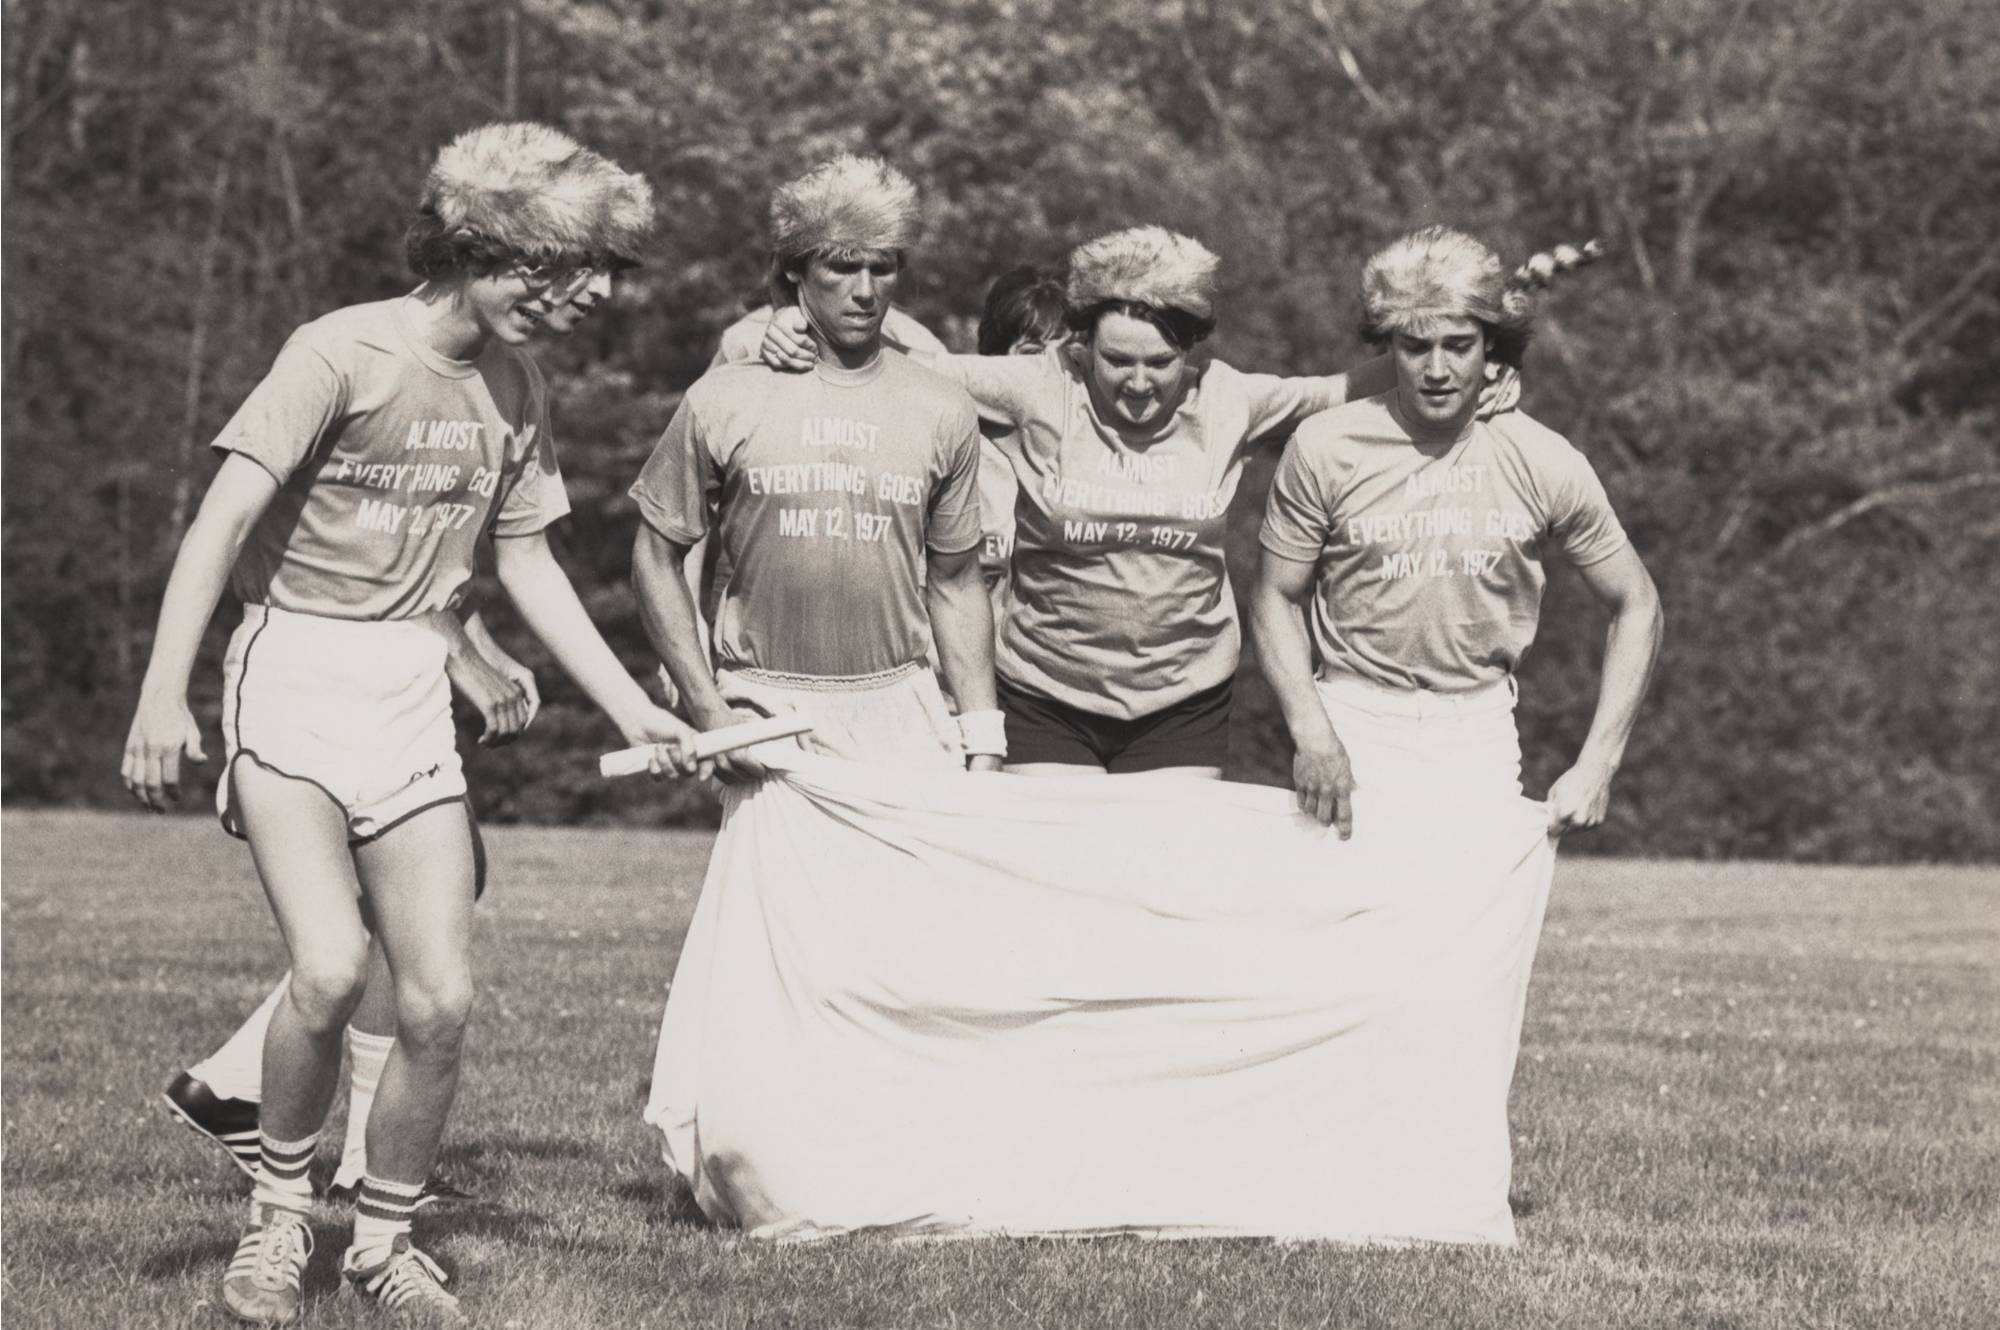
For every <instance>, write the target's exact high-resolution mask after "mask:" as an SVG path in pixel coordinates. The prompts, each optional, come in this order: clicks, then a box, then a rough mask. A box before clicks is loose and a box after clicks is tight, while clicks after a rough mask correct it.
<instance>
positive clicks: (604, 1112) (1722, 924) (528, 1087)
mask: <svg viewBox="0 0 2000 1330" xmlns="http://www.w3.org/2000/svg"><path fill="white" fill-rule="evenodd" d="M0 831H4V859H5V863H4V867H5V930H4V936H5V1011H4V1015H5V1031H4V1039H5V1044H4V1053H5V1163H4V1184H5V1191H4V1206H5V1212H4V1263H5V1301H4V1309H0V1311H4V1316H5V1319H6V1323H7V1325H8V1327H9V1330H25V1328H26V1327H30V1326H60V1327H70V1326H107V1327H125V1326H134V1327H147V1326H166V1327H178V1326H214V1325H221V1324H225V1323H227V1319H228V1318H227V1317H226V1315H225V1313H223V1312H222V1310H221V1309H220V1305H219V1302H218V1296H217V1295H218V1292H219V1282H220V1278H221V1271H222V1267H223V1264H224V1262H225V1260H226V1258H227V1256H228V1253H229V1252H230V1250H231V1248H232V1246H233V1244H234V1241H235V1237H236V1232H237V1226H238V1223H239V1221H240V1219H241V1216H242V1198H243V1195H244V1191H245V1184H244V1182H243V1179H242V1178H241V1176H240V1175H239V1174H237V1173H236V1172H235V1171H234V1170H233V1169H231V1168H230V1167H229V1166H228V1165H227V1164H226V1163H225V1162H224V1161H223V1159H222V1157H221V1155H220V1153H219V1152H218V1151H216V1150H215V1149H213V1148H212V1147H210V1146H208V1145H207V1144H205V1143H203V1142H200V1141H198V1140H197V1139H196V1138H195V1137H193V1136H192V1135H190V1134H189V1133H187V1132H186V1131H185V1130H183V1129H182V1128H181V1127H179V1126H177V1125H175V1124H174V1123H172V1122H171V1121H170V1120H169V1119H168V1118H167V1117H166V1115H165V1114H164V1112H163V1111H162V1110H161V1108H160V1105H159V1099H158V1095H159V1091H160V1089H161V1088H162V1087H163V1086H164V1084H165V1083H166V1081H167V1079H168V1078H169V1077H170V1076H171V1075H172V1073H173V1072H175V1071H176V1070H178V1069H179V1068H181V1067H182V1066H184V1065H185V1064H186V1063H188V1062H189V1061H191V1060H192V1059H194V1058H196V1057H197V1056H199V1055H201V1054H203V1053H205V1052H207V1051H208V1050H209V1048H210V1047H212V1046H213V1045H214V1044H215V1043H216V1042H217V1041H218V1040H220V1039H221V1038H222V1037H223V1035H225V1034H226V1033H227V1032H228V1031H229V1030H230V1029H231V1028H232V1027H233V1026H234V1024H235V1022H236V1021H237V1020H238V1019H239V1018H240V1017H241V1016H243V1015H244V1014H245V1013H247V1012H248V1011H249V1009H250V1008H251V1007H252V1006H253V1005H254V1004H255V1003H256V1002H257V1001H258V1000H259V999H260V998H261V997H262V996H263V994H264V993H265V992H266V991H267V990H268V988H269V987H270V985H271V983H272V982H273V981H274V980H275V978H276V977H277V974H278V971H279V969H280V968H281V965H282V962H281V960H280V958H279V955H278V950H277V946H276V942H275V935H274V932H273V929H272V927H271V925H270V923H269V920H268V917H267V914H266V912H265V909H264V906H263V904H262V900H261V897H260V895H259V894H258V891H257V888H256V886H255V883H254V880H253V878H252V876H251V872H250V867H249V859H248V856H247V854H246V853H245V852H244V851H243V849H242V848H241V847H240V846H238V845H236V844H234V843H233V842H231V841H229V840H228V839H227V838H225V837H224V836H222V835H221V833H220V832H218V831H217V830H216V829H215V828H214V825H213V823H212V822H211V821H209V820H207V819H202V818H194V817H189V818H170V819H149V818H145V817H142V816H138V815H133V816H114V815H103V814H82V813H14V814H9V815H8V816H7V817H6V819H5V821H4V826H3V827H0ZM707 846H708V837H707V836H706V835H701V834H692V833H650V832H631V831H595V830H545V829H511V828H502V829H497V830H494V831H493V832H492V833H491V848H492V854H493V863H494V878H495V884H494V888H493V891H492V893H491V894H490V895H489V897H488V899H487V900H486V901H485V902H484V903H482V905H481V906H480V908H479V911H478V916H477V918H478V925H477V943H478V949H479V958H478V963H479V972H480V977H481V982H482V991H481V1002H480V1006H479V1009H478V1012H477V1014H476V1016H475V1027H474V1032H473V1035H472V1038H471V1041H470V1045H469V1050H468V1066H467V1071H466V1075H465V1079H464V1081H463V1085H462V1089H461V1091H460V1094H459V1102H458V1108H457V1110H456V1114H455V1117H454V1119H453V1122H452V1126H451V1129H450V1132H449V1134H448V1137H447V1144H446V1158H447V1164H448V1167H449V1168H450V1169H451V1170H452V1171H453V1172H454V1173H455V1174H456V1175H457V1176H458V1177H460V1178H462V1179H464V1180H466V1181H469V1182H470V1183H472V1184H473V1185H475V1186H476V1187H477V1189H478V1190H479V1191H480V1193H481V1194H482V1196H483V1197H484V1198H485V1199H486V1202H487V1203H486V1204H484V1205H482V1206H480V1207H477V1208H469V1209H460V1210H457V1211H453V1212H450V1213H447V1214H443V1215H439V1216H437V1217H436V1218H432V1219H428V1220H426V1221H425V1222H424V1224H423V1230H422V1231H423V1233H424V1236H425V1241H426V1243H427V1245H429V1246H431V1247H432V1248H433V1249H434V1250H435V1251H436V1252H437V1254H438V1255H439V1256H440V1257H442V1258H443V1260H444V1261H445V1263H446V1264H447V1265H448V1266H450V1267H452V1268H454V1269H456V1270H457V1271H459V1272H460V1276H461V1281H460V1282H461V1285H462V1288H463V1291H464V1292H465V1294H466V1298H467V1303H468V1306H469V1308H470V1309H471V1310H473V1311H474V1312H475V1314H476V1316H477V1319H478V1322H479V1323H480V1324H483V1325H491V1326H496V1327H502V1326H504V1327H519V1328H520V1330H529V1328H530V1327H582V1326H620V1327H623V1326H662V1327H664V1326H718V1327H720V1326H730V1327H744V1326H752V1325H758V1326H786V1325H796V1326H810V1327H833V1326H863V1325H866V1326H932V1325H936V1326H988V1325H992V1326H1053V1327H1078V1328H1079V1330H1081V1328H1084V1327H1091V1328H1095V1327H1115V1326H1176V1327H1178V1326H1209V1325H1215V1326H1246V1327H1250V1326H1254V1327H1267V1326H1292V1325H1298V1326H1318V1325H1332V1326H1411V1327H1416V1326H1468V1327H1470V1326H1478V1327H1523V1328H1526V1327H1536V1328H1540V1327H1546V1326H1579V1327H1583V1326H1641V1325H1658V1326H1676V1327H1680V1326H1772V1327H1779V1326H1783V1327H1792V1326H1851V1327H1856V1328H1857V1330H1885V1328H1887V1327H1911V1328H1912V1330H1919V1328H1921V1330H1933V1328H1935V1327H1944V1326H1966V1327H1973V1326H1983V1327H1991V1326H1994V1325H1996V1324H2000V873H1996V872H1994V871H1992V870H1972V869H1943V868H1901V869H1873V870H1846V869H1827V868H1793V867H1775V866H1767V865H1706V864H1678V863H1636V862H1603V861H1596V860H1590V859H1583V858H1574V859H1571V860H1569V861H1568V862H1566V863H1565V864H1564V865H1563V867H1562V869H1561V871H1560V872H1559V875H1558V879H1557V885H1556V896H1555V902H1554V905H1553V907H1552V909H1551V913H1550V916H1549V923H1548V927H1547V930H1546V932H1545V934H1544V936H1543V941H1542V949H1541V954H1540V959H1539V962H1538V965H1537V968H1536V974H1535V981H1534V987H1533V993H1532V997H1531V1000H1530V1004H1529V1010H1528V1021H1527V1031H1526V1037H1525V1042H1524V1047H1523V1051H1522V1059H1521V1068H1520V1074H1519V1076H1518V1079H1517V1081H1516V1084H1515V1093H1514V1111H1513V1121H1514V1128H1515V1134H1516V1138H1517V1152H1516V1163H1515V1193H1516V1208H1517V1212H1518V1214H1519V1216H1520V1229H1521V1246H1520V1248H1519V1249H1518V1250H1516V1251H1512V1252H1495V1251H1467V1250H1456V1249H1413V1250H1392V1251H1383V1250H1356V1249H1348V1248H1339V1247H1330V1246H1325V1245H1318V1244H1306V1245H1278V1244H1270V1243H1254V1242H1195V1243H1151V1242H1142V1241H1131V1240H1118V1241H1090V1242H1075V1243H1062V1242H1007V1241H980V1242H969V1243H925V1244H896V1243H891V1242H887V1241H880V1240H872V1239H857V1240H848V1241H837V1242H830V1243H824V1244H817V1245H799V1246H773V1245H766V1244H760V1243H753V1242H748V1241H745V1240H742V1239H739V1238H735V1237H732V1236H730V1235H727V1234H721V1233H716V1232H713V1231H710V1230H707V1229H705V1228H703V1227H701V1226H699V1225H697V1224H694V1223H691V1222H689V1221H688V1220H687V1219H686V1218H685V1217H684V1216H683V1215H682V1214H681V1213H680V1211H679V1209H678V1207H677V1206H676V1205H675V1204H674V1203H673V1198H671V1197H669V1196H668V1195H667V1194H665V1192H664V1190H663V1187H662V1180H661V1171H660V1168H659V1165H658V1162H657V1159H658V1154H657V1149H656V1147H655V1143H654V1139H653V1136H652V1133H651V1131H650V1129H649V1128H647V1127H645V1126H644V1125H643V1124H642V1123H641V1122H640V1121H639V1112H640V1110H641V1107H642V1106H643V1103H644V1098H645V1093H646V1088H647V1082H648V1077H649V1074H650V1070H651V1064H652V1056H653V1041H654V1035H655V1032H656V1029H657V1024H658V1019H659V1014H660V1007H661V1003H662V999H663V992H664V988H665V984H666V981H667V979H668V977H669V974H670V969H671V964H672V960H673V957H674V955H675V952H676V949H677V948H678V946H679V943H680V939H681V934H682V929H683V927H684V924H685V921H686V919H687V917H688V913H689V911H690V910H691V908H692V906H693V903H694V898H695V892H696V890H697V887H698V885H699V882H700V876H701V869H702V864H703V861H704V858H705V856H706V853H707ZM328 1135H329V1139H330V1142H332V1141H337V1124H336V1125H335V1127H334V1129H333V1130H331V1131H329V1133H328ZM327 1148H328V1149H332V1148H333V1145H332V1144H331V1143H329V1145H328V1146H327ZM1228 1161H1229V1150H1228V1143H1227V1142H1224V1141H1218V1142H1216V1150H1215V1152H1214V1154H1213V1155H1212V1156H1210V1157H1206V1158H1196V1159H1185V1160H1179V1161H1176V1162H1175V1163H1174V1164H1173V1165H1172V1166H1173V1167H1175V1168H1178V1169H1184V1170H1186V1171H1187V1172H1188V1173H1189V1174H1190V1176H1192V1175H1193V1174H1194V1173H1195V1172H1196V1171H1197V1170H1201V1169H1208V1168H1227V1167H1228V1166H1229V1162H1228ZM343 1220H344V1216H342V1215H336V1214H334V1213H333V1212H331V1211H329V1210H326V1209H325V1208H324V1207H323V1208H322V1213H321V1215H320V1216H319V1222H318V1223H317V1224H316V1230H317V1235H318V1241H319V1249H318V1252H317V1254H316V1256H315V1257H314V1260H313V1264H312V1267H311V1269H310V1271H309V1272H308V1294H309V1298H310V1299H311V1300H312V1301H313V1303H314V1305H313V1306H312V1307H311V1308H310V1310H309V1314H308V1316H307V1318H306V1321H305V1323H306V1324H308V1325H331V1324H340V1323H343V1322H344V1318H343V1315H342V1312H341V1310H340V1309H339V1307H338V1305H337V1304H335V1303H334V1302H333V1301H332V1300H331V1298H330V1296H329V1295H330V1294H331V1293H332V1291H333V1288H334V1285H335V1274H334V1268H335V1264H336V1262H337V1260H338V1257H339V1252H340V1249H341V1246H342V1245H343V1243H344V1233H343V1232H342V1230H341V1227H340V1225H341V1222H342V1221H343Z"/></svg>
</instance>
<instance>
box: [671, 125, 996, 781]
mask: <svg viewBox="0 0 2000 1330" xmlns="http://www.w3.org/2000/svg"><path fill="white" fill-rule="evenodd" d="M918 226H919V215H918V205H917V192H916V187H915V186H914V185H913V184H911V182H910V181H909V179H908V178H907V177H905V176H904V175H903V174H902V173H901V172H899V171H897V170H895V169H894V168H892V167H890V166H889V165H887V164H886V163H884V162H882V161H879V160H876V159H872V158H861V157H853V156H841V157H837V158H835V159H834V160H832V161H830V162H826V163H824V164H822V165H821V166H818V167H816V168H814V169H813V170H811V171H808V172H807V173H806V174H804V175H803V176H800V177H799V178H798V179H796V180H793V181H791V182H789V183H788V184H786V185H784V186H781V187H780V188H779V189H778V190H777V191H776V192H775V193H774V194H773V195H772V200H771V261H770V272H769V280H770V285H771V292H772V299H773V300H774V302H775V303H777V304H778V305H780V306H785V307H792V306H796V307H797V308H799V309H800V310H802V311H803V312H804V315H805V317H806V319H807V321H808V323H809V325H810V327H811V328H812V329H813V339H814V346H815V349H816V354H817V361H816V365H815V368H814V370H813V372H811V373H808V374H791V375H787V374H780V373H777V372H776V371H774V370H772V369H770V368H768V367H767V366H765V365H762V364H758V363H750V364H743V365H726V366H724V367H722V368H720V369H714V370H711V371H709V372H708V373H707V374H705V375H703V376H702V377H701V378H700V379H699V380H698V381H696V383H695V384H694V385H693V386H692V387H691V388H689V389H688V392H687V396H686V397H685V398H684V399H683V400H682V402H681V405H680V408H679V410H677V411H676V412H675V413H674V417H673V420H672V421H671V422H670V423H669V424H668V426H667V430H666V433H665V434H664V435H662V436H661V438H660V442H659V444H658V446H657V447H656V448H655V449H654V450H653V455H652V457H651V458H650V459H649V460H648V461H647V463H646V465H645V468H644V469H643V470H642V471H641V472H640V475H639V479H638V481H637V483H636V484H634V485H633V487H632V496H633V497H634V498H635V499H636V500H638V503H639V511H640V514H641V516H642V517H643V518H644V522H643V524H642V525H641V527H640V529H639V535H638V540H637V542H636V545H635V548H634V551H633V577H634V582H635V585H636V589H637V592H638V597H639V605H640V610H641V612H642V615H643V617H644V619H645V622H646V629H647V632H648V634H649V635H650V636H651V638H652V640H653V644H654V647H655V648H656V649H657V650H658V651H659V653H660V656H661V659H662V660H663V661H664V662H665V663H666V667H667V671H668V673H669V674H670V675H671V676H672V678H673V681H674V684H675V685H676V687H677V688H678V689H679V691H680V694H681V696H682V697H683V699H685V704H686V706H687V707H688V709H689V714H690V715H691V717H692V718H693V719H694V721H695V723H696V724H697V725H699V726H700V727H701V728H703V729H713V728H716V727H718V726H722V725H726V724H729V723H731V722H732V720H734V719H736V717H735V716H734V715H733V711H732V706H733V704H743V705H746V706H748V707H751V708H753V709H757V708H762V709H767V710H768V709H777V708H783V707H790V706H798V707H801V708H803V709H807V710H810V711H811V713H812V715H813V717H814V719H815V721H816V730H815V733H814V735H813V736H812V738H811V741H810V742H811V745H812V746H814V747H818V748H821V749H824V750H827V751H832V752H835V753H838V754H840V755H843V756H849V757H854V758H857V759H861V760H866V761H880V762H894V763H902V764H918V765H934V766H940V767H946V766H950V767H962V766H964V765H965V763H966V761H967V757H968V755H969V756H970V759H971V762H972V764H973V765H974V766H976V767H980V768H990V767H993V766H996V765H997V764H998V760H999V758H1000V756H1001V755H1002V747H1003V745H1002V741H1001V738H1000V728H999V725H998V713H997V712H996V711H995V710H994V706H993V618H992V614H991V611H990V610H989V608H988V603H987V599H986V594H985V591H984V588H983V586H982V585H981V582H980V577H979V543H980V535H981V533H980V521H979V493H978V467H979V429H978V421H977V417H976V416H975V414H974V412H973V407H972V403H971V402H970V401H969V400H968V399H967V398H966V396H965V394H964V393H963V392H962V391H960V390H959V389H957V388H954V387H953V386H952V385H950V384H949V383H947V382H945V381H944V380H943V379H941V378H939V377H938V376H937V375H935V374H933V373H931V372H930V371H928V370H925V369H923V368H921V367H919V366H917V365H916V364H914V363H913V362H912V361H911V360H910V359H909V358H908V357H907V356H905V355H904V354H903V353H902V352H900V351H896V350H893V349H890V348H888V347H886V346H885V345H884V344H883V339H882V322H883V320H884V318H885V317H886V316H887V314H888V310H889V305H890V302H891V300H892V299H893V298H894V295H895V289H896V284H897V281H898V279H899V278H900V277H901V275H902V272H903V267H904V264H905V262H906V260H907V257H908V254H909V251H910V249H911V247H912V246H913V245H914V244H915V243H916V239H917V233H918ZM711 527H713V530H714V532H715V538H716V540H717V542H718V543H719V545H720V547H721V550H722V552H723V553H724V554H726V555H727V556H728V561H729V568H730V572H729V577H728V581H727V584H726V585H725V586H724V587H723V590H722V594H721V597H720V604H719V610H718V613H717V615H716V624H715V632H714V638H715V640H714V659H715V664H716V666H717V667H718V669H716V670H712V669H711V666H710V655H709V651H708V649H707V648H706V646H705V645H704V643H703V642H702V641H701V640H700V632H699V629H698V627H697V621H696V618H695V607H694V604H693V601H692V599H691V598H690V596H689V594H688V588H687V584H686V582H685V580H684V578H683V561H684V559H685V557H686V553H687V549H688V547H689V546H690V545H692V544H693V543H694V542H695V541H697V540H700V539H701V538H702V537H703V536H705V535H707V534H709V532H710V530H711ZM925 573H927V574H928V576H927V577H926V576H924V574H925ZM927 626H928V628H929V630H930V632H931V633H932V634H934V635H935V638H936V641H937V649H938V659H939V663H940V666H941V669H942V672H943V674H944V676H945V681H946V683H947V684H948V685H949V687H950V688H951V691H952V694H953V696H954V697H956V698H957V699H958V701H959V704H960V706H961V708H962V709H963V711H964V712H965V713H967V714H964V715H961V716H960V717H959V720H958V721H957V722H956V723H955V722H954V721H953V720H952V718H951V717H950V716H949V714H948V713H947V711H946V708H945V705H944V702H943V699H942V697H941V695H940V692H939V688H938V682H937V679H936V678H935V677H934V676H933V675H932V673H931V671H930V669H929V668H928V667H927V666H926V665H925V663H924V658H925V650H926V645H927V644H926V627H927ZM718 765H720V766H722V767H724V768H725V769H726V770H729V771H733V772H736V773H739V774H743V775H747V776H756V775H759V774H761V772H762V768H761V767H760V766H759V765H758V764H757V762H756V761H755V759H754V758H748V757H745V756H740V755H739V756H738V757H737V758H735V759H734V760H725V761H723V762H721V763H718Z"/></svg>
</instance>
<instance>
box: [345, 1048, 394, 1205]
mask: <svg viewBox="0 0 2000 1330" xmlns="http://www.w3.org/2000/svg"><path fill="white" fill-rule="evenodd" d="M395 1046H396V1037H395V1036H394V1035H388V1034H368V1033H365V1032H364V1031H361V1030H357V1029H355V1028H354V1027H353V1026H351V1025H350V1026H348V1027H347V1059H348V1064H349V1068H350V1069H349V1072H348V1088H347V1139H346V1141H345V1143H344V1144H343V1145H342V1146H341V1150H340V1169H339V1171H338V1172H336V1173H335V1174H334V1175H333V1185H334V1186H336V1187H358V1186H360V1185H361V1179H362V1178H363V1177H364V1176H366V1175H367V1172H368V1113H369V1110H370V1109H372V1108H373V1107H374V1106H375V1087H376V1086H377V1085H379V1084H381V1082H382V1067H383V1064H385V1063H386V1062H388V1060H389V1050H390V1049H392V1048H394V1047H395Z"/></svg>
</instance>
